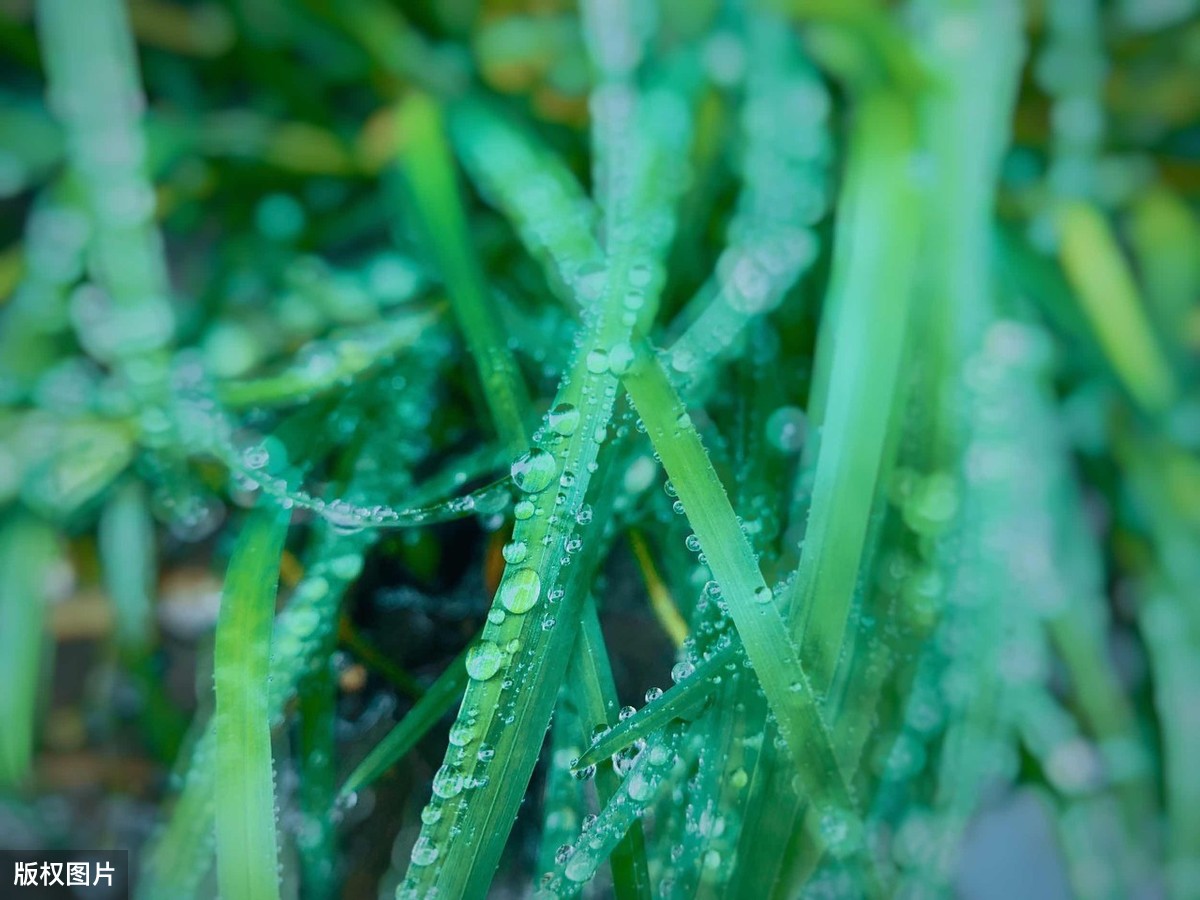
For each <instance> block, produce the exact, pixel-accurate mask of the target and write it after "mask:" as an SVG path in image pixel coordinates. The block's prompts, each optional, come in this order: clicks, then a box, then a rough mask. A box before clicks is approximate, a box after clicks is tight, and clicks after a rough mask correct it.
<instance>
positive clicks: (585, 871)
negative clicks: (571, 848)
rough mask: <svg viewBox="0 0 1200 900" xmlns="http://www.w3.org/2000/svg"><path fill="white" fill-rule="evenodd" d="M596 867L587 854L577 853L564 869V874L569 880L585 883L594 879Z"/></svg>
mask: <svg viewBox="0 0 1200 900" xmlns="http://www.w3.org/2000/svg"><path fill="white" fill-rule="evenodd" d="M595 870H596V867H595V864H594V863H593V862H592V859H591V857H590V856H589V855H588V854H586V853H575V854H573V855H572V856H571V858H570V859H569V860H567V865H566V867H565V868H564V869H563V874H564V875H566V876H567V879H568V880H570V881H574V882H577V883H578V882H584V881H587V880H588V879H589V878H591V877H592V873H593V872H595Z"/></svg>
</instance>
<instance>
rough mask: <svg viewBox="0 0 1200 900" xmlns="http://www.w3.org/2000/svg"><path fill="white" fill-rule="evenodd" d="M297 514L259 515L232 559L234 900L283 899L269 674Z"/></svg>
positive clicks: (220, 648) (229, 844)
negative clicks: (287, 546) (283, 569)
mask: <svg viewBox="0 0 1200 900" xmlns="http://www.w3.org/2000/svg"><path fill="white" fill-rule="evenodd" d="M289 518H290V514H289V513H287V512H281V511H280V510H277V509H274V508H271V507H265V508H260V509H258V510H256V511H255V512H253V513H251V514H250V516H249V517H248V518H247V520H246V523H245V525H243V527H242V533H241V536H240V537H239V538H238V544H237V547H236V548H235V550H234V553H233V557H232V558H231V559H230V561H229V571H228V573H227V574H226V576H225V588H224V590H223V591H222V594H221V613H220V616H219V617H218V619H217V635H216V643H215V649H214V667H213V681H214V684H215V687H216V707H215V711H214V714H213V728H214V733H215V735H216V743H215V747H214V752H215V755H216V760H215V766H216V779H215V786H216V792H215V797H214V800H215V820H216V835H217V883H218V885H219V886H220V889H221V894H222V896H224V897H226V898H228V900H265V898H270V897H278V896H279V881H278V879H279V876H278V872H277V869H276V866H277V865H278V845H277V841H276V835H275V789H274V774H273V768H272V763H271V725H270V716H269V714H268V710H269V705H268V682H267V679H268V675H269V673H270V667H269V659H270V648H271V623H272V621H273V620H274V617H275V592H276V590H277V588H278V585H279V560H280V557H281V555H282V553H283V542H284V538H285V537H286V536H287V526H288V519H289Z"/></svg>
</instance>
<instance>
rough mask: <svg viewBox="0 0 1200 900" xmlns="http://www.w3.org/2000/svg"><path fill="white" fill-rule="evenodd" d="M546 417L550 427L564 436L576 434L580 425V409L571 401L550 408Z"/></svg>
mask: <svg viewBox="0 0 1200 900" xmlns="http://www.w3.org/2000/svg"><path fill="white" fill-rule="evenodd" d="M546 418H547V421H548V422H549V424H550V428H551V429H553V431H554V432H555V433H556V434H561V435H562V436H563V437H567V436H568V435H572V434H574V433H575V429H576V428H578V427H579V410H578V409H576V408H575V407H574V406H572V405H571V404H570V403H560V404H558V405H557V406H555V407H554V408H553V409H552V410H550V412H549V414H548V415H547V417H546Z"/></svg>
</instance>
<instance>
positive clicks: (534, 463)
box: [509, 447, 558, 494]
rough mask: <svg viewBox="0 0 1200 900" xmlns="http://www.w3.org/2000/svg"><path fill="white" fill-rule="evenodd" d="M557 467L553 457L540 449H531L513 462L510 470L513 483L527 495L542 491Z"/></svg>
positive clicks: (551, 479)
mask: <svg viewBox="0 0 1200 900" xmlns="http://www.w3.org/2000/svg"><path fill="white" fill-rule="evenodd" d="M557 470H558V466H557V464H556V463H555V461H554V455H553V454H551V453H547V452H546V451H545V450H542V449H541V448H540V447H533V448H531V449H530V450H529V452H527V453H523V454H521V455H520V456H518V457H517V458H516V459H515V460H513V464H512V467H511V469H510V470H509V471H510V472H511V473H512V479H513V483H514V484H516V486H517V487H519V488H520V489H521V490H523V491H525V492H526V493H529V494H535V493H537V492H538V491H541V490H544V489H545V488H546V486H547V485H549V484H550V482H551V481H553V480H554V474H555V472H556V471H557Z"/></svg>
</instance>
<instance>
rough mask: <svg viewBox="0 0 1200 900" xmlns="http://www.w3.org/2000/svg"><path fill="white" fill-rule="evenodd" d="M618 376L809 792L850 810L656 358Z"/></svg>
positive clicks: (770, 607) (765, 595)
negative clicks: (676, 498)
mask: <svg viewBox="0 0 1200 900" xmlns="http://www.w3.org/2000/svg"><path fill="white" fill-rule="evenodd" d="M624 384H625V387H626V389H627V390H628V391H629V396H630V399H632V401H633V405H634V407H635V408H636V409H637V411H638V413H639V414H640V415H641V417H642V419H643V421H645V423H646V429H647V433H648V434H649V436H650V440H651V442H652V443H653V445H654V449H655V450H656V451H657V452H658V455H659V457H660V458H661V459H662V463H663V467H664V468H665V469H666V471H667V475H668V477H669V478H670V479H671V482H672V484H673V485H674V486H675V489H676V491H678V494H679V499H680V501H681V502H682V503H683V507H684V512H685V514H686V515H687V519H688V523H689V524H690V525H691V526H692V528H693V530H694V531H695V534H696V537H697V538H698V540H699V546H700V551H701V552H702V553H703V554H704V556H705V557H706V558H707V562H708V566H709V568H710V569H711V570H712V573H713V577H714V579H715V580H716V582H717V584H719V585H720V586H721V597H722V599H723V601H724V603H725V604H726V606H727V608H728V610H729V615H730V617H731V618H732V619H733V621H734V624H735V625H736V626H737V629H738V635H739V636H740V637H741V639H742V644H743V645H744V647H745V649H746V655H747V656H748V657H749V658H750V662H751V664H752V665H753V666H754V671H755V672H756V673H757V675H758V678H759V681H760V682H761V684H762V687H763V690H764V692H765V693H766V695H767V700H768V702H770V704H771V709H772V710H773V711H774V713H775V715H776V716H777V717H778V719H779V721H780V723H781V731H783V733H784V735H785V737H786V739H787V741H788V745H789V746H790V747H791V749H792V752H793V753H794V754H795V756H796V759H797V768H798V770H799V774H800V777H801V778H803V779H804V781H805V785H806V788H807V790H808V792H809V795H810V796H811V797H812V800H813V802H814V803H815V804H816V805H817V806H819V807H821V808H822V810H823V811H824V810H837V811H840V812H845V813H847V814H851V815H852V814H853V809H854V806H855V803H854V800H853V798H852V795H851V792H850V789H849V787H848V786H847V783H846V779H845V777H844V775H843V773H842V771H841V769H840V767H839V765H838V762H837V757H836V755H835V754H834V751H833V743H832V739H831V736H830V732H829V727H828V725H827V724H826V723H825V720H824V718H823V717H822V714H821V710H820V707H819V706H818V701H817V698H816V695H815V694H814V693H813V691H812V686H811V683H810V681H809V678H808V675H807V673H806V671H805V667H803V666H802V665H801V663H800V657H799V655H798V653H797V650H796V647H795V645H794V644H793V643H792V641H791V638H790V636H789V634H788V629H787V625H786V622H785V621H784V618H783V616H782V614H781V612H780V608H779V606H778V605H777V604H776V601H775V598H774V596H773V594H772V591H771V589H770V588H769V587H768V586H767V584H766V582H764V581H763V577H762V574H761V573H760V572H759V569H758V560H757V559H756V557H755V555H754V551H753V549H752V548H751V546H750V542H749V541H748V540H747V538H746V535H745V534H744V533H743V532H742V530H741V527H740V526H739V524H738V520H737V515H736V514H735V513H734V511H733V507H732V506H730V504H729V498H728V497H727V496H726V494H725V489H724V488H723V487H722V485H721V482H720V479H718V477H717V474H716V472H715V471H714V470H713V467H712V463H711V462H710V461H709V459H708V455H707V453H706V452H705V450H704V446H703V444H702V443H701V442H700V436H699V435H698V434H697V433H696V428H695V426H694V425H693V424H692V422H691V419H690V418H689V417H688V415H687V412H686V410H685V409H684V407H683V405H682V403H681V402H680V400H679V398H678V396H677V395H676V393H675V391H674V389H673V388H672V387H671V384H670V381H669V380H668V378H667V375H666V372H665V371H664V370H663V368H662V366H661V364H660V363H658V361H657V360H656V359H655V358H654V357H653V356H652V355H651V353H650V352H649V351H648V350H647V349H645V348H644V347H642V348H641V351H640V352H639V354H638V357H637V359H636V361H635V363H634V366H633V368H632V369H631V370H630V371H629V372H628V373H626V374H625V375H624Z"/></svg>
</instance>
